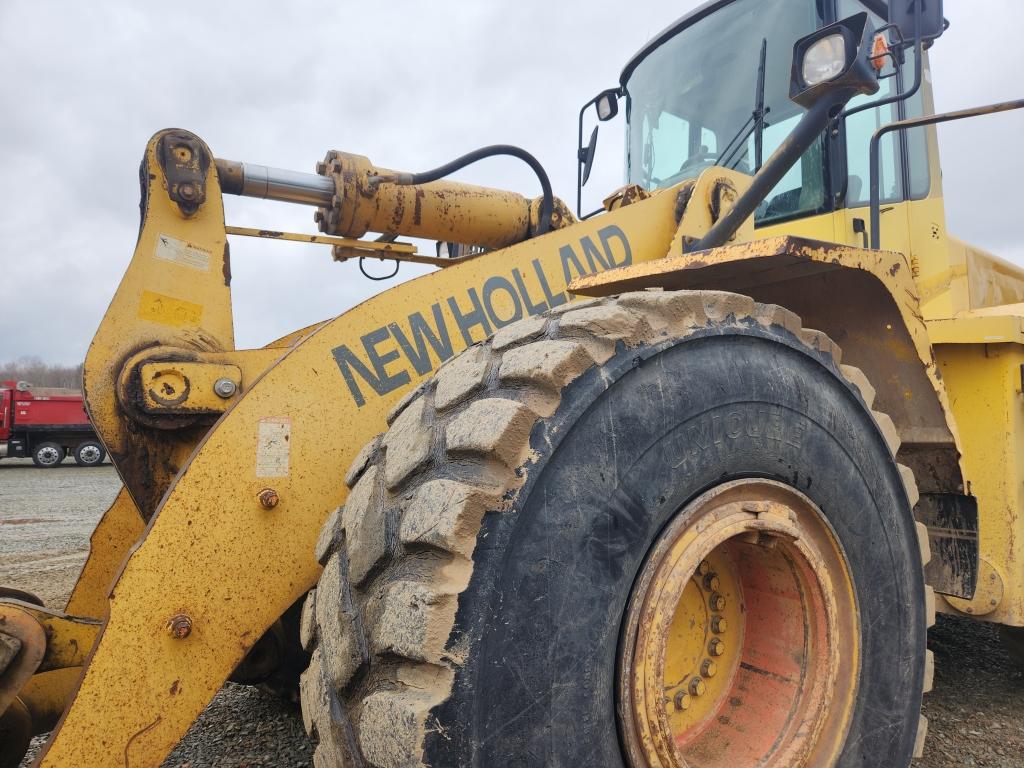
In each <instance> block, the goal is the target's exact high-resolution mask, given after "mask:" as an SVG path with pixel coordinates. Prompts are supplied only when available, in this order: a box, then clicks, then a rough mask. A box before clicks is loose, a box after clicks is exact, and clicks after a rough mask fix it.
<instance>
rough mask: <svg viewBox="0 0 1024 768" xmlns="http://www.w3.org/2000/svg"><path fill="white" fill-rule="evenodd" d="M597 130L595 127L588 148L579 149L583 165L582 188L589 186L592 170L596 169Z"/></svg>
mask: <svg viewBox="0 0 1024 768" xmlns="http://www.w3.org/2000/svg"><path fill="white" fill-rule="evenodd" d="M597 128H598V127H597V126H596V125H595V126H594V130H593V132H592V133H591V134H590V141H588V142H587V146H585V147H580V148H579V152H578V155H579V161H580V163H581V164H582V165H583V179H582V181H580V186H581V187H585V186H586V185H587V180H588V179H589V178H590V170H591V169H592V168H593V167H594V153H595V152H597Z"/></svg>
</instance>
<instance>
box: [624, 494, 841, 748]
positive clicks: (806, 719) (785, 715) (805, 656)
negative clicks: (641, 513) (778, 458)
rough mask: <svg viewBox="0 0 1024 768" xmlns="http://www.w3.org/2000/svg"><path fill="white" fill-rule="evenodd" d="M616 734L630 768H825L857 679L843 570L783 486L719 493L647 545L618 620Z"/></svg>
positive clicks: (829, 536)
mask: <svg viewBox="0 0 1024 768" xmlns="http://www.w3.org/2000/svg"><path fill="white" fill-rule="evenodd" d="M622 647H623V653H622V654H621V656H620V662H619V670H618V692H619V701H620V724H621V726H622V734H623V739H624V743H625V746H626V752H627V757H628V759H629V761H630V764H631V765H632V766H634V768H669V767H670V766H672V767H675V768H684V767H689V768H740V767H743V766H753V765H757V766H763V767H764V768H768V767H769V766H770V767H772V768H783V766H785V767H786V768H790V767H791V766H798V765H799V766H831V765H833V764H834V763H835V761H836V759H837V757H838V755H839V753H840V751H841V749H842V746H843V742H844V741H845V738H846V733H847V731H848V729H849V724H850V719H851V716H852V713H853V707H854V700H855V695H856V689H857V681H858V676H859V671H860V621H859V616H858V612H857V601H856V596H855V593H854V588H853V581H852V579H851V577H850V573H849V567H848V564H847V561H846V557H845V555H844V553H843V551H842V547H841V545H840V544H839V542H838V540H837V539H836V536H835V534H834V532H833V531H832V528H831V526H830V525H829V523H828V522H827V520H826V519H825V517H824V515H823V514H822V512H821V511H820V510H819V509H818V508H817V506H815V505H814V503H813V502H811V501H810V500H809V499H808V498H807V497H806V496H804V495H803V494H801V493H799V492H798V491H796V490H794V489H792V488H790V487H789V486H786V485H783V484H781V483H775V482H771V481H766V480H739V481H735V482H730V483H726V484H723V485H721V486H719V487H717V488H715V489H713V490H711V491H709V492H707V493H705V494H704V495H702V496H700V497H699V498H697V499H696V500H695V501H693V502H692V503H691V504H689V505H687V506H686V507H685V508H684V509H683V510H681V511H680V512H679V513H678V514H677V515H676V516H675V518H674V519H673V520H672V521H671V522H670V523H669V525H668V526H667V527H666V529H665V531H664V532H663V533H662V534H661V536H660V537H659V539H658V540H657V541H656V542H655V544H654V546H653V548H652V550H651V553H650V555H649V556H648V559H647V562H646V564H645V566H644V568H643V570H642V571H641V573H640V576H639V578H638V579H637V582H636V585H635V586H634V590H633V594H632V595H631V598H630V603H629V608H628V610H627V614H626V624H625V628H624V636H623V646H622Z"/></svg>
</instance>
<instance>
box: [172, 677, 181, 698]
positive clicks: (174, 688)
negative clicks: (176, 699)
mask: <svg viewBox="0 0 1024 768" xmlns="http://www.w3.org/2000/svg"><path fill="white" fill-rule="evenodd" d="M180 682H181V681H180V680H175V681H174V682H173V683H171V690H170V693H171V696H177V695H178V690H179V688H178V683H180Z"/></svg>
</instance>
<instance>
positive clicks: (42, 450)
mask: <svg viewBox="0 0 1024 768" xmlns="http://www.w3.org/2000/svg"><path fill="white" fill-rule="evenodd" d="M66 455H67V453H66V452H65V451H64V448H63V447H62V446H59V445H57V444H56V443H40V444H39V445H37V446H36V447H35V449H34V450H33V451H32V463H33V464H35V465H36V466H37V467H44V468H46V469H49V468H50V467H56V466H57V465H58V464H60V463H61V462H62V461H64V457H65V456H66Z"/></svg>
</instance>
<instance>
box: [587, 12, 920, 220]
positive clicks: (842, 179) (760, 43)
mask: <svg viewBox="0 0 1024 768" xmlns="http://www.w3.org/2000/svg"><path fill="white" fill-rule="evenodd" d="M864 12H867V14H868V23H869V25H870V28H871V29H881V28H883V27H885V26H886V24H887V14H888V8H887V6H886V5H885V3H883V2H877V1H875V0H715V1H714V2H710V3H707V4H705V5H704V6H702V7H700V8H698V9H697V10H695V11H694V12H693V13H691V14H689V15H687V16H685V17H683V18H682V19H680V20H679V21H677V22H676V23H675V24H673V25H671V26H670V27H668V28H667V29H665V30H664V31H663V32H661V33H660V34H659V35H657V36H656V37H655V38H654V39H653V40H652V41H651V42H650V43H648V44H647V45H646V46H645V47H644V48H643V49H641V50H640V51H639V52H638V53H637V54H636V56H634V57H633V59H632V60H630V62H629V63H628V64H627V65H626V67H625V68H624V69H623V71H622V75H621V77H620V88H619V89H618V90H617V91H608V92H606V94H614V95H615V96H616V97H618V98H619V99H621V100H622V102H623V111H624V112H625V117H626V123H627V128H626V135H627V139H626V163H625V165H626V167H625V177H626V183H627V184H635V185H639V186H640V187H642V188H644V189H646V190H655V189H663V188H667V187H672V186H675V185H677V184H679V183H680V182H681V181H684V180H687V179H694V178H696V177H697V176H699V175H700V173H701V172H702V171H704V170H705V169H707V168H709V167H711V166H713V165H719V166H723V167H726V168H730V169H733V170H737V171H740V172H743V173H747V174H754V173H756V172H757V171H758V170H759V169H760V167H761V165H762V164H763V163H764V161H765V160H766V159H767V158H769V157H770V156H771V154H772V153H773V152H774V151H775V150H776V149H777V148H778V147H779V146H780V145H781V144H782V143H783V142H784V141H785V140H786V138H787V137H788V136H790V134H791V133H792V132H793V130H794V128H795V126H796V125H797V123H798V122H799V121H800V119H801V117H802V116H803V115H804V114H805V111H806V110H805V109H804V108H803V107H801V106H800V105H798V104H796V103H795V102H793V101H792V100H791V99H790V69H791V65H792V59H793V50H794V44H795V43H796V42H797V41H798V40H800V39H801V38H804V37H805V36H807V35H810V34H812V33H814V32H815V31H816V30H819V29H821V28H823V27H825V26H827V25H829V24H832V23H834V22H836V21H837V20H840V19H845V18H848V17H850V16H853V15H855V14H859V13H864ZM879 64H880V66H882V71H881V72H880V73H879V74H880V77H879V84H880V90H879V92H878V93H876V94H873V95H861V96H857V97H855V98H854V99H853V100H852V101H851V102H850V104H849V105H848V110H853V109H855V108H856V107H857V106H858V105H861V104H865V103H868V102H872V103H874V102H877V101H879V100H882V99H886V98H888V97H890V96H895V95H898V94H902V93H906V92H907V91H909V90H910V89H911V88H912V86H913V84H914V82H915V61H914V57H913V56H912V55H905V56H904V60H903V62H902V64H901V72H900V74H899V76H897V73H896V70H895V67H894V66H893V64H892V60H891V58H888V59H886V60H885V61H884V62H882V61H880V62H879ZM926 92H927V88H921V89H920V90H918V92H917V93H916V94H915V95H913V96H912V97H910V98H909V99H907V100H904V101H896V102H894V103H891V104H887V105H883V106H878V107H875V108H873V109H869V110H867V111H862V112H859V113H857V114H852V115H850V117H849V118H847V119H846V120H841V121H838V123H837V124H836V125H837V128H836V129H835V130H831V131H828V132H826V133H824V134H822V135H821V136H819V137H818V138H817V139H816V140H815V141H814V142H813V143H812V144H811V146H810V147H809V148H808V149H807V150H806V151H805V152H804V154H803V155H802V157H801V159H800V161H799V162H797V163H796V164H795V165H794V166H793V167H792V168H791V169H790V170H789V171H788V172H787V173H786V174H785V176H784V177H783V178H782V180H781V181H780V182H779V183H778V184H777V185H776V186H775V187H774V188H773V189H772V191H771V192H770V193H769V194H768V195H767V197H766V198H765V199H764V201H763V202H761V204H760V205H759V206H758V207H757V210H756V212H755V222H756V223H757V224H758V225H767V224H772V223H778V222H782V221H787V220H791V219H795V218H799V217H805V216H812V215H815V214H819V213H826V212H830V211H835V210H838V209H841V208H847V207H850V208H852V207H857V206H864V205H866V204H867V202H868V195H869V184H868V179H869V167H868V161H867V148H868V142H869V140H870V138H871V135H872V134H873V133H874V131H875V130H876V129H877V128H878V127H880V126H882V125H886V124H888V123H891V122H893V121H895V120H900V119H903V118H906V117H916V116H919V115H921V114H922V113H923V105H924V103H925V101H924V99H925V95H926ZM598 99H599V100H600V99H601V97H598ZM606 100H607V96H606ZM601 106H602V104H601V102H600V101H598V107H599V110H598V113H599V116H600V114H601ZM605 111H606V113H607V107H606V108H605ZM602 119H604V118H602ZM583 155H584V153H583V152H581V159H582V158H583ZM880 180H881V199H882V202H896V201H901V200H906V199H919V198H921V197H925V196H927V195H928V193H929V188H930V184H929V164H928V155H927V141H926V132H925V130H924V129H916V130H912V131H906V132H902V133H900V134H893V135H889V136H887V137H886V139H885V140H884V141H883V144H882V163H881V179H880Z"/></svg>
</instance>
